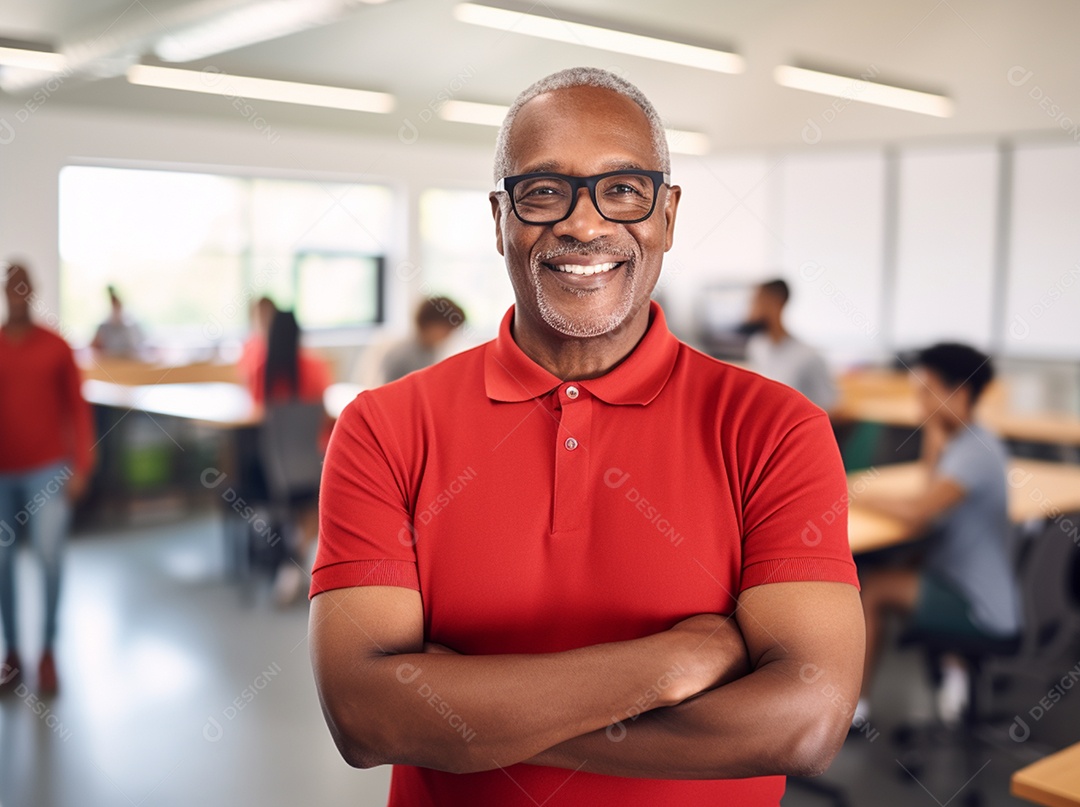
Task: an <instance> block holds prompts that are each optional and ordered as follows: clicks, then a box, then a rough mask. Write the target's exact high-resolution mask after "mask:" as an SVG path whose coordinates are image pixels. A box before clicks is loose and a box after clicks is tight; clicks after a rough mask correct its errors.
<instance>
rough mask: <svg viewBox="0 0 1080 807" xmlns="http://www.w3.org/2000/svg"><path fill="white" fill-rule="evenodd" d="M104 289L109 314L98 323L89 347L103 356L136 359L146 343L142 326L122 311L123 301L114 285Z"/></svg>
mask: <svg viewBox="0 0 1080 807" xmlns="http://www.w3.org/2000/svg"><path fill="white" fill-rule="evenodd" d="M106 291H108V293H109V316H108V318H107V319H106V320H105V321H104V322H102V323H101V324H100V325H98V329H97V332H96V333H95V334H94V341H92V342H91V343H90V347H92V348H93V349H94V350H96V351H98V352H99V353H101V354H102V355H104V356H110V357H115V358H122V359H137V358H139V357H140V355H141V354H142V352H143V347H144V346H145V343H146V337H145V335H144V334H143V331H142V328H140V327H139V324H138V323H137V322H135V320H133V319H132V318H131V316H130V315H128V314H127V313H126V312H125V311H124V302H123V300H121V299H120V295H119V294H118V293H117V291H116V286H107V287H106Z"/></svg>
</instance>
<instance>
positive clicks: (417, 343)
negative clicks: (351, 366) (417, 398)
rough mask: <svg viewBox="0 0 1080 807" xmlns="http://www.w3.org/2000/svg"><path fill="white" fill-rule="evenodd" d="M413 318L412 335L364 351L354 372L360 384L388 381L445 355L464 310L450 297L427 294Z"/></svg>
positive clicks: (366, 385)
mask: <svg viewBox="0 0 1080 807" xmlns="http://www.w3.org/2000/svg"><path fill="white" fill-rule="evenodd" d="M414 322H415V331H414V333H413V335H412V336H410V337H408V338H406V339H402V340H400V341H397V342H392V343H389V344H387V345H383V346H373V347H371V348H368V350H367V351H365V353H364V355H363V356H362V357H361V360H360V362H359V365H358V369H357V372H356V373H355V376H356V381H357V382H358V383H359V384H361V385H362V386H363V387H365V388H369V389H370V388H372V387H378V386H381V385H383V384H389V383H390V382H391V381H397V380H398V379H399V378H402V377H404V376H407V375H408V374H409V373H412V372H415V371H417V370H422V369H424V368H425V367H429V366H430V365H432V364H435V363H436V362H438V361H441V360H442V359H444V358H446V356H447V355H449V354H448V351H447V348H448V346H449V343H450V337H451V336H453V335H454V333H455V331H457V330H458V329H459V328H460V327H461V326H462V325H463V324H464V323H465V312H464V311H463V310H462V309H461V306H459V305H458V304H457V303H455V302H454V301H453V300H451V299H450V298H449V297H429V298H428V299H426V300H424V301H423V302H422V303H420V306H419V307H418V308H417V309H416V316H415V319H414Z"/></svg>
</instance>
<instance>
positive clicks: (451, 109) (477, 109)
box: [439, 99, 709, 155]
mask: <svg viewBox="0 0 1080 807" xmlns="http://www.w3.org/2000/svg"><path fill="white" fill-rule="evenodd" d="M509 109H510V107H508V106H504V105H502V104H481V103H477V102H475V101H458V100H456V99H452V100H449V101H446V102H445V103H444V104H443V105H442V106H440V107H439V117H440V118H442V119H443V120H448V121H453V122H454V123H474V124H477V125H478V126H502V122H503V118H505V117H506V113H507V112H508V111H509ZM664 132H665V134H667V139H668V148H669V149H670V150H671V151H672V152H673V153H675V154H695V155H701V154H708V152H709V138H708V136H707V135H704V134H702V133H701V132H690V131H686V130H685V129H665V130H664Z"/></svg>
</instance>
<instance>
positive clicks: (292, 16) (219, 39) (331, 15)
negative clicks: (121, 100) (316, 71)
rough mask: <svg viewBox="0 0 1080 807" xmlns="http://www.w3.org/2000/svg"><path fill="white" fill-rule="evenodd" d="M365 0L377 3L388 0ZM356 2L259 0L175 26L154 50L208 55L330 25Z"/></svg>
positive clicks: (185, 57)
mask: <svg viewBox="0 0 1080 807" xmlns="http://www.w3.org/2000/svg"><path fill="white" fill-rule="evenodd" d="M362 2H365V3H368V4H373V3H379V2H384V0H362ZM355 5H356V4H355V3H354V2H350V0H303V2H298V1H297V0H259V1H258V2H254V3H250V4H248V5H244V6H240V7H238V8H233V9H230V10H228V11H226V12H224V13H221V14H215V15H213V16H211V17H209V18H207V19H205V20H204V21H202V22H200V23H196V24H194V25H192V26H190V27H186V28H185V27H176V28H173V29H172V30H170V31H169V33H167V34H165V35H164V36H162V37H161V38H160V39H159V40H158V41H157V43H156V44H155V45H154V54H155V55H156V56H157V57H158V58H159V59H161V60H162V61H166V62H191V61H194V60H196V59H205V58H206V57H207V56H213V55H214V54H216V53H224V52H226V51H230V50H236V49H237V48H242V47H246V46H247V45H254V44H257V43H259V42H266V41H268V40H271V39H277V38H279V37H282V36H288V35H289V34H295V33H299V32H300V31H306V30H307V29H309V28H316V27H319V26H322V25H327V24H329V23H331V22H334V21H335V20H337V19H339V18H341V17H342V16H343V15H344V14H345V13H346V12H347V11H348V10H350V8H351V7H354V6H355Z"/></svg>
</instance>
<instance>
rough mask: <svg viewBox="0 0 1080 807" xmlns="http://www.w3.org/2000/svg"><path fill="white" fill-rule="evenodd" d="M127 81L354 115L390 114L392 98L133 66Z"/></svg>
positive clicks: (212, 74)
mask: <svg viewBox="0 0 1080 807" xmlns="http://www.w3.org/2000/svg"><path fill="white" fill-rule="evenodd" d="M127 78H128V81H130V82H131V83H132V84H141V85H143V86H146V87H162V88H164V89H168V90H187V91H188V92H202V93H209V94H210V95H225V96H228V97H230V98H231V97H241V98H247V99H256V100H260V101H276V102H279V103H283V104H303V105H305V106H321V107H329V108H330V109H347V110H351V111H355V112H380V113H386V112H391V111H393V109H394V96H392V95H389V94H388V93H383V92H370V91H368V90H353V89H348V88H346V87H329V86H327V85H325V84H301V83H299V82H296V81H275V80H273V79H267V78H252V77H250V76H234V75H231V74H229V73H218V72H214V71H207V70H181V69H179V68H176V67H156V66H154V65H146V64H137V65H133V66H132V67H131V68H130V69H129V70H128V73H127Z"/></svg>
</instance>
